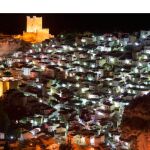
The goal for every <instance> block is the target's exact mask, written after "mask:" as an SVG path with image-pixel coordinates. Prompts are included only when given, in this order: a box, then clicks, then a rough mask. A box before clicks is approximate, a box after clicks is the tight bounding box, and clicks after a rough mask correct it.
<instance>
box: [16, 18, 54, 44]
mask: <svg viewBox="0 0 150 150" xmlns="http://www.w3.org/2000/svg"><path fill="white" fill-rule="evenodd" d="M53 37H54V36H53V35H51V34H49V29H48V28H44V29H43V28H42V17H36V16H33V18H32V17H29V16H27V29H26V32H23V35H22V36H21V35H17V36H15V38H19V39H22V40H24V41H27V42H31V43H39V42H42V41H44V40H46V39H49V38H53Z"/></svg>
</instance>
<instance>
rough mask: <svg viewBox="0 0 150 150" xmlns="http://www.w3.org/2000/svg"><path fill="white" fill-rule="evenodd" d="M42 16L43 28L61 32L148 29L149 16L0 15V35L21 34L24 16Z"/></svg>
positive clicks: (149, 26) (149, 27)
mask: <svg viewBox="0 0 150 150" xmlns="http://www.w3.org/2000/svg"><path fill="white" fill-rule="evenodd" d="M27 15H29V16H33V15H36V16H42V17H43V27H44V28H49V29H50V33H52V34H54V35H56V34H58V33H60V32H63V31H73V32H74V31H77V32H83V31H93V32H102V33H103V32H115V31H123V32H132V31H138V30H142V29H145V30H147V29H150V14H0V33H5V34H22V32H23V30H26V16H27Z"/></svg>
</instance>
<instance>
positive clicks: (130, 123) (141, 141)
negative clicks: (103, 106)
mask: <svg viewBox="0 0 150 150" xmlns="http://www.w3.org/2000/svg"><path fill="white" fill-rule="evenodd" d="M149 108H150V93H149V94H148V95H144V96H142V97H138V98H136V99H134V100H132V101H131V103H130V104H129V105H128V106H127V107H126V108H125V110H124V114H123V118H122V122H121V126H120V127H121V138H122V139H123V140H125V141H131V142H132V143H133V144H132V147H133V149H140V150H147V148H146V147H148V146H150V143H149V142H148V138H147V137H150V109H149ZM148 144H149V145H148Z"/></svg>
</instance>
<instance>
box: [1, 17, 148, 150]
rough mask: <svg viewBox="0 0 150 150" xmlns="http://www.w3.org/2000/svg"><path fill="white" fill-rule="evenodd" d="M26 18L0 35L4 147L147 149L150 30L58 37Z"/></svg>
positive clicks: (4, 149)
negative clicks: (17, 29) (23, 26)
mask: <svg viewBox="0 0 150 150" xmlns="http://www.w3.org/2000/svg"><path fill="white" fill-rule="evenodd" d="M37 20H38V21H37ZM27 23H28V24H29V26H27V32H23V35H22V36H21V35H18V36H17V35H15V36H8V35H7V36H5V35H1V37H0V50H1V52H0V54H1V55H0V149H2V150H9V149H11V150H130V149H134V150H136V149H137V150H148V149H150V146H149V145H150V144H149V142H148V141H149V139H150V134H149V123H148V122H149V121H150V118H149V116H150V112H149V106H150V105H149V100H150V31H139V32H134V33H123V32H114V33H103V34H102V33H92V32H84V33H61V34H59V35H57V36H56V37H54V36H53V35H51V34H49V29H47V28H44V29H43V28H42V18H36V17H35V16H34V17H33V18H30V17H28V20H27ZM142 98H143V99H144V100H140V99H142ZM142 101H143V103H144V104H143V103H142ZM134 106H135V107H134ZM129 116H130V117H129ZM131 117H133V118H131ZM141 118H142V119H143V120H144V119H145V120H144V125H143V123H141V122H142V121H141ZM133 122H134V123H133ZM135 122H136V123H137V124H138V125H139V126H138V125H137V126H138V127H137V126H136V125H135V124H136V123H135ZM143 126H144V127H143ZM142 128H143V129H142ZM134 131H135V132H134ZM141 132H143V133H141ZM139 133H140V134H139ZM138 135H140V136H138ZM135 137H136V139H135ZM135 141H136V142H135ZM138 141H139V142H138ZM141 141H145V142H141ZM135 143H136V144H135ZM147 148H148V149H147Z"/></svg>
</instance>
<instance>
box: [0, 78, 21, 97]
mask: <svg viewBox="0 0 150 150" xmlns="http://www.w3.org/2000/svg"><path fill="white" fill-rule="evenodd" d="M18 85H19V82H18V81H8V80H6V81H0V97H1V96H3V94H4V93H5V92H6V91H8V90H9V89H17V88H18Z"/></svg>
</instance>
